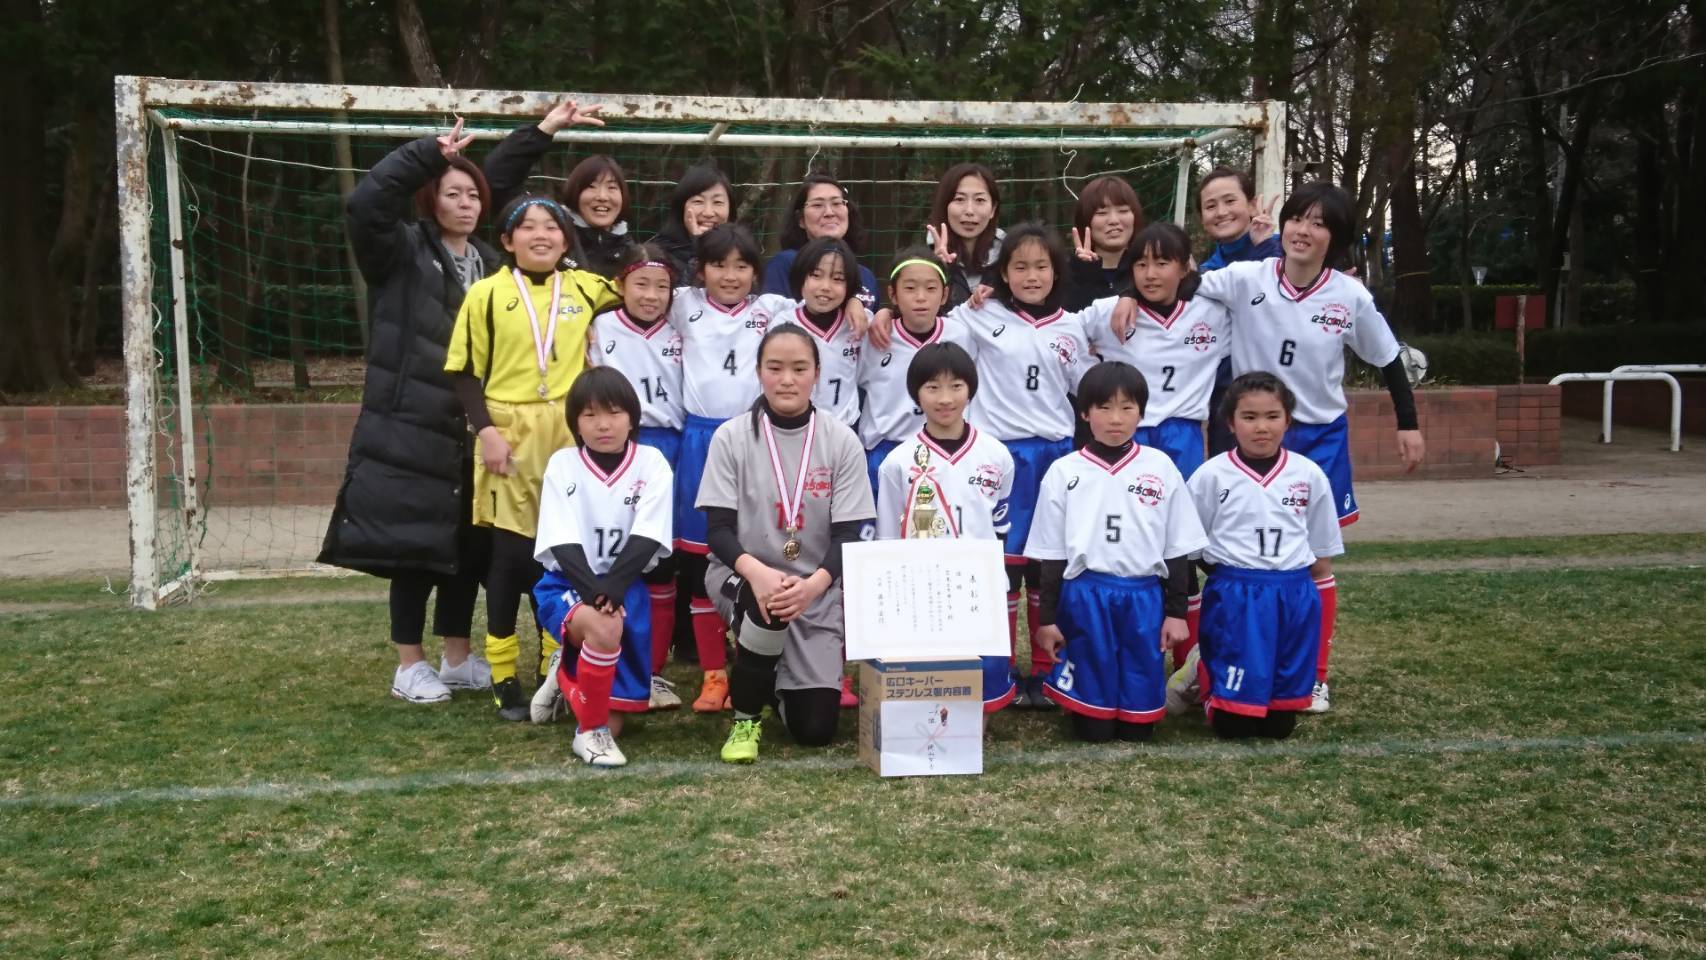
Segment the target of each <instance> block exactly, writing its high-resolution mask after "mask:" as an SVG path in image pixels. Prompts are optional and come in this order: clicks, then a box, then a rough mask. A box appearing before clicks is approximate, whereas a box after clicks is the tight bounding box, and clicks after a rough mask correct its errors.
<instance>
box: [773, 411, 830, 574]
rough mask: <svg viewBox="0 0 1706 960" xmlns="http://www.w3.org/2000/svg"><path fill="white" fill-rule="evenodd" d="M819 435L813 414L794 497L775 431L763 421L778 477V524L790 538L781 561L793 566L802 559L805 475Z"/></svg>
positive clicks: (785, 542)
mask: <svg viewBox="0 0 1706 960" xmlns="http://www.w3.org/2000/svg"><path fill="white" fill-rule="evenodd" d="M816 435H817V414H815V413H814V414H812V415H811V417H810V418H809V419H808V420H807V421H806V435H805V440H804V443H803V444H802V449H801V450H800V469H799V472H798V473H797V474H795V476H794V486H793V490H792V496H790V495H789V494H790V491H789V489H788V475H787V472H786V471H785V470H784V469H783V467H782V453H781V450H779V449H778V448H777V446H776V432H775V430H773V429H772V428H771V426H770V420H769V418H765V420H764V444H765V446H766V447H768V448H769V451H770V468H771V470H772V471H773V472H774V473H775V476H776V495H777V498H778V501H779V502H778V503H777V504H776V509H777V512H778V513H779V514H780V517H781V518H785V519H783V521H782V522H781V523H780V524H778V526H780V527H781V528H782V534H783V535H784V536H786V537H787V538H788V539H787V540H786V541H784V542H783V544H782V559H784V560H787V561H788V562H790V563H792V562H793V561H795V560H798V559H799V558H800V539H799V532H800V527H801V526H803V525H804V524H805V502H806V501H805V498H806V473H807V471H808V469H809V465H810V463H811V457H812V442H813V439H814V438H815V437H816Z"/></svg>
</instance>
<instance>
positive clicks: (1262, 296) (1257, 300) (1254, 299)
mask: <svg viewBox="0 0 1706 960" xmlns="http://www.w3.org/2000/svg"><path fill="white" fill-rule="evenodd" d="M1267 298H1268V295H1267V294H1265V293H1258V294H1256V295H1255V296H1254V297H1251V298H1250V306H1252V307H1253V306H1255V305H1256V304H1258V303H1261V302H1262V301H1263V300H1266V299H1267Z"/></svg>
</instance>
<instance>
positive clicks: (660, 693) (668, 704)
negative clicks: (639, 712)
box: [646, 675, 681, 710]
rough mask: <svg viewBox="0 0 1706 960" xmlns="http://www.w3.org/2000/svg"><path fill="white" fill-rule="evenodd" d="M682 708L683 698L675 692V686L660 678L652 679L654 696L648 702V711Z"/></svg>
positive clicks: (654, 677)
mask: <svg viewBox="0 0 1706 960" xmlns="http://www.w3.org/2000/svg"><path fill="white" fill-rule="evenodd" d="M680 706H681V697H680V696H679V695H677V694H676V692H675V684H673V683H670V682H669V681H668V680H665V679H664V678H662V677H659V676H655V675H654V676H653V677H652V695H651V698H650V699H648V700H647V701H646V709H648V710H674V709H676V708H678V707H680Z"/></svg>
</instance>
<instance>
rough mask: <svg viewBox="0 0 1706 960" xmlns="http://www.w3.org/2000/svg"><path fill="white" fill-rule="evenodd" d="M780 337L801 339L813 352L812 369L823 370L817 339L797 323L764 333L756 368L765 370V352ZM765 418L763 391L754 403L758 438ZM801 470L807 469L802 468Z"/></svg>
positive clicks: (772, 327) (775, 325) (754, 429)
mask: <svg viewBox="0 0 1706 960" xmlns="http://www.w3.org/2000/svg"><path fill="white" fill-rule="evenodd" d="M778 337H799V338H800V339H801V340H803V341H805V344H806V346H807V347H808V348H810V350H811V352H812V367H813V368H814V369H821V368H822V367H823V358H822V357H820V356H818V352H817V338H816V337H814V336H812V335H811V334H809V333H807V332H806V329H805V328H804V327H802V326H800V325H799V324H796V323H773V324H771V325H770V329H768V330H766V331H764V338H763V339H762V340H759V341H758V354H757V358H758V359H757V363H756V364H755V366H757V367H759V368H760V369H763V367H764V351H765V350H766V349H768V348H769V347H770V341H772V340H775V339H777V338H778ZM763 416H764V392H763V391H762V390H761V391H759V394H758V399H757V400H754V401H752V435H753V436H755V437H756V436H758V421H759V419H760V418H762V417H763ZM801 469H805V468H804V467H801Z"/></svg>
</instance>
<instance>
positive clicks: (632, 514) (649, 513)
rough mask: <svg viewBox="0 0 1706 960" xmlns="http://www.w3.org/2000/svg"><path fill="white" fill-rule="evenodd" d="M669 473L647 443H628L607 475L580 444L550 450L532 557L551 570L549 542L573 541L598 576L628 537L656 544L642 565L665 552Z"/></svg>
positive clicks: (669, 532)
mask: <svg viewBox="0 0 1706 960" xmlns="http://www.w3.org/2000/svg"><path fill="white" fill-rule="evenodd" d="M674 503H675V475H674V474H673V473H671V472H670V469H669V461H667V460H665V459H664V458H663V454H661V453H659V452H657V450H655V449H653V448H652V447H647V446H642V445H640V444H637V443H629V444H628V450H627V452H626V453H625V454H624V455H623V457H622V462H621V463H619V464H617V465H616V469H615V470H612V471H611V472H610V473H609V474H606V473H605V472H604V471H602V470H600V469H598V465H597V464H595V463H593V462H592V459H591V458H589V457H588V456H587V455H586V452H585V451H584V450H583V449H582V448H581V447H567V448H565V449H562V450H558V451H557V452H556V453H553V454H551V462H550V463H548V464H546V465H545V481H544V483H543V484H542V485H541V486H540V490H539V533H538V535H537V536H536V537H535V538H534V541H533V559H535V560H537V561H539V562H540V563H542V564H544V565H545V567H546V569H548V570H557V569H559V568H558V566H557V561H556V559H555V558H553V557H552V556H551V548H552V547H560V546H566V545H568V544H578V545H579V546H580V548H581V549H582V550H583V551H585V552H586V559H587V563H588V564H589V565H590V566H591V567H592V572H593V573H595V574H598V575H599V576H603V575H604V574H606V573H609V572H610V565H611V564H612V563H614V562H615V560H616V556H617V554H620V553H621V552H622V545H623V544H624V543H627V542H628V538H629V537H645V538H646V539H648V540H656V541H657V542H658V544H659V546H658V552H657V555H656V556H654V557H653V558H652V560H651V562H650V563H648V564H646V569H648V570H649V569H651V568H652V567H653V566H655V565H656V564H657V562H658V561H659V560H662V559H663V558H664V557H667V556H669V552H670V543H671V542H673V536H674V532H673V529H672V528H673V520H672V517H673V505H674Z"/></svg>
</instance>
